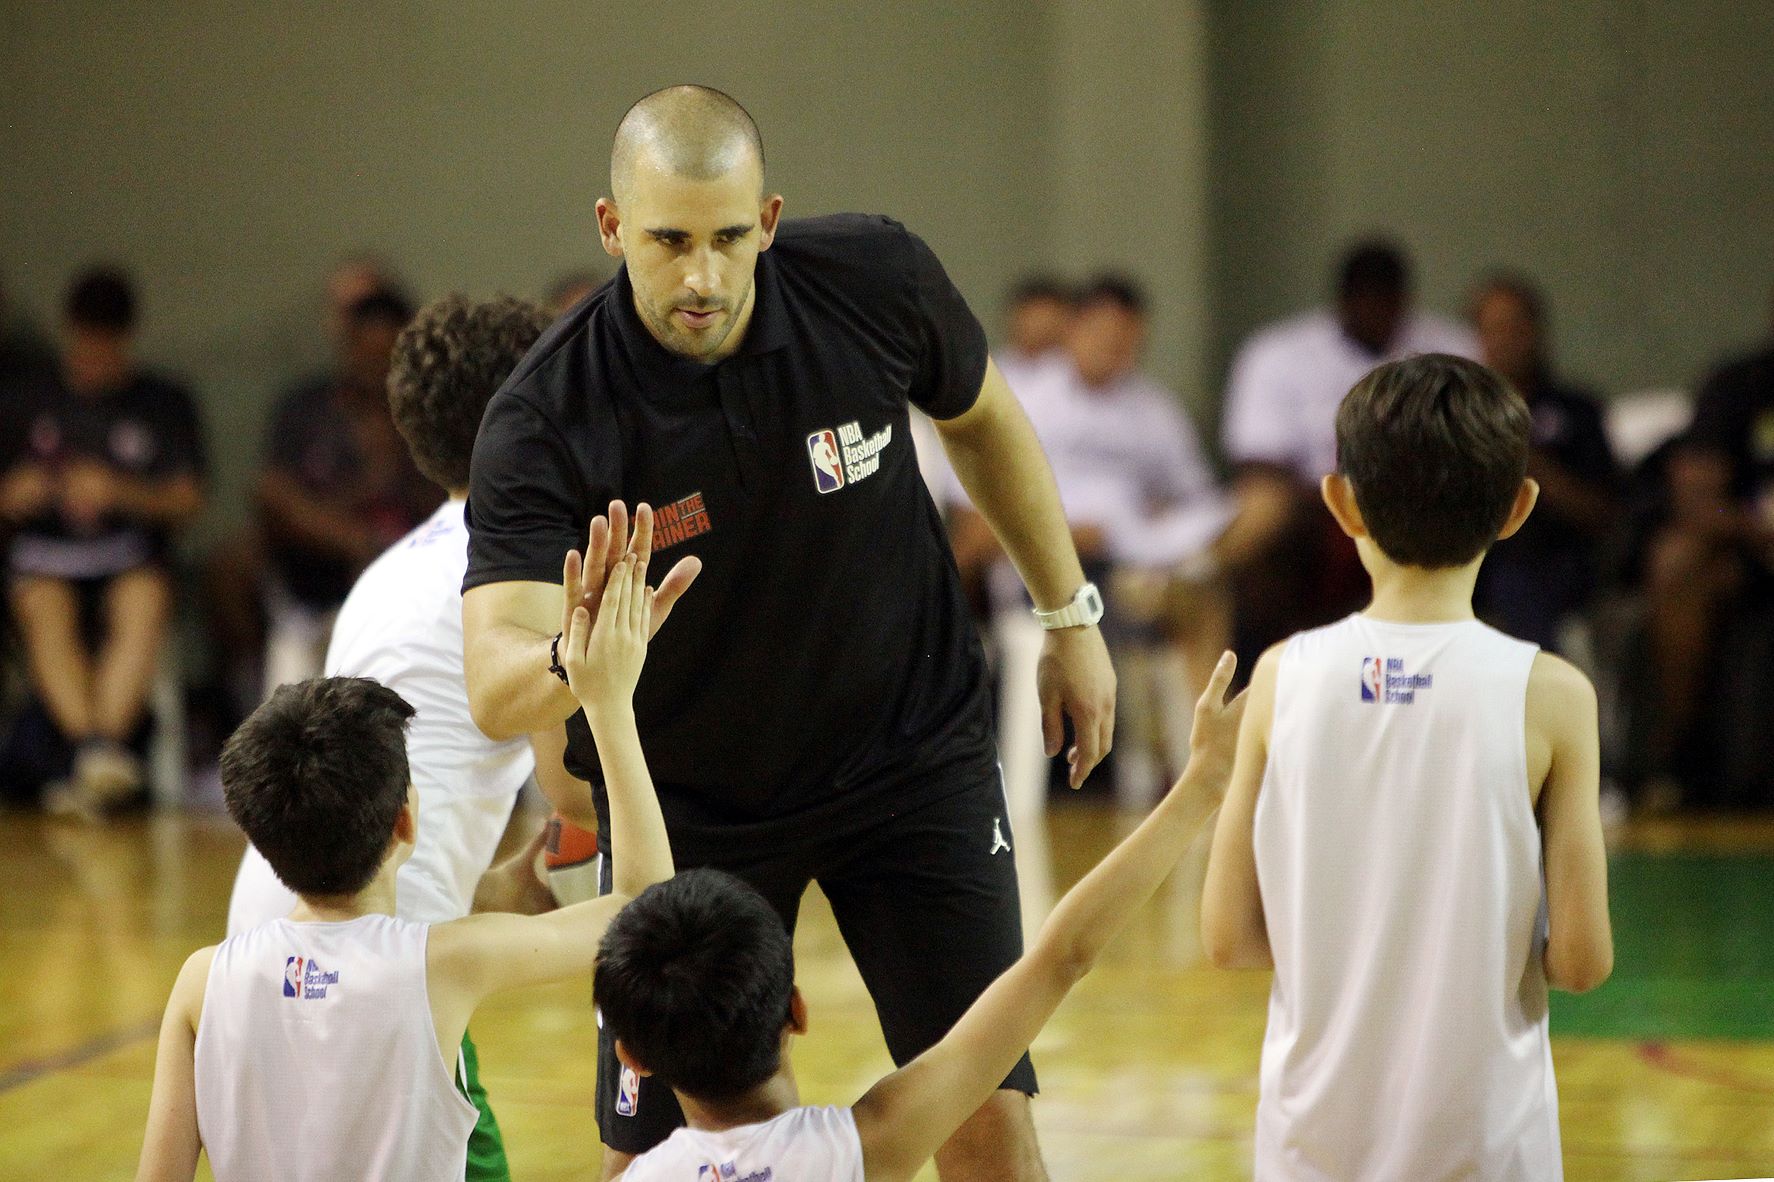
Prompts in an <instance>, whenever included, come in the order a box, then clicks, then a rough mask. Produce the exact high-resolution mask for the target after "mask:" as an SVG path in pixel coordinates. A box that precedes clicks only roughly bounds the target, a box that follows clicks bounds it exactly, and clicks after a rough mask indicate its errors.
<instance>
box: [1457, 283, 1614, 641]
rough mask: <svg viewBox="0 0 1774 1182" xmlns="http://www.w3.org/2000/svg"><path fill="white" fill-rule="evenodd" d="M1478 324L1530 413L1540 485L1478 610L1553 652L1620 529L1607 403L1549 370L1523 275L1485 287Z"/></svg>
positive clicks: (1503, 547)
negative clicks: (1608, 541)
mask: <svg viewBox="0 0 1774 1182" xmlns="http://www.w3.org/2000/svg"><path fill="white" fill-rule="evenodd" d="M1472 323H1473V327H1474V328H1475V329H1476V330H1477V331H1478V344H1479V350H1480V355H1481V356H1480V359H1481V360H1482V361H1483V362H1484V363H1485V364H1486V365H1488V366H1490V367H1491V368H1492V369H1494V370H1496V371H1497V372H1498V373H1499V374H1501V375H1503V377H1504V378H1505V379H1507V380H1508V382H1509V383H1510V385H1512V386H1514V387H1515V388H1516V390H1518V391H1519V392H1520V393H1521V396H1522V397H1523V398H1524V399H1526V400H1527V404H1528V407H1529V409H1531V410H1532V411H1533V413H1534V433H1533V437H1532V439H1531V440H1530V443H1531V450H1530V451H1529V453H1528V475H1529V476H1531V477H1532V478H1533V479H1535V480H1537V481H1539V483H1540V501H1539V504H1538V505H1536V506H1535V508H1534V513H1533V515H1532V516H1531V517H1529V518H1528V521H1527V524H1526V525H1524V526H1522V528H1521V530H1520V532H1518V533H1517V534H1516V535H1515V536H1514V537H1512V538H1508V539H1506V540H1504V541H1501V542H1498V543H1497V544H1496V546H1494V547H1493V548H1492V549H1491V553H1490V557H1489V558H1487V559H1486V560H1485V564H1484V569H1483V570H1482V571H1480V573H1479V582H1478V588H1477V590H1476V592H1475V593H1474V602H1475V604H1476V605H1477V608H1478V612H1479V614H1480V615H1481V616H1483V617H1485V618H1486V619H1487V620H1489V621H1490V622H1492V623H1493V624H1495V625H1496V626H1497V627H1499V628H1501V629H1502V630H1503V631H1505V632H1508V633H1509V634H1510V635H1512V636H1519V637H1520V638H1521V639H1523V640H1531V641H1533V642H1534V643H1535V644H1537V645H1539V646H1540V647H1541V648H1544V649H1548V650H1557V649H1558V648H1559V647H1560V646H1559V626H1560V624H1561V623H1563V622H1564V621H1565V620H1566V619H1568V618H1569V617H1570V616H1572V615H1573V614H1575V613H1577V612H1580V611H1582V610H1583V609H1584V608H1585V607H1586V606H1587V605H1588V604H1589V601H1590V599H1591V597H1592V596H1593V595H1594V593H1595V589H1596V581H1597V577H1598V571H1597V561H1598V551H1599V547H1600V544H1601V542H1602V541H1603V539H1604V538H1605V537H1606V535H1607V534H1608V532H1609V531H1610V530H1611V529H1612V528H1613V527H1615V526H1616V525H1618V524H1619V516H1620V502H1619V492H1620V473H1619V470H1618V468H1617V467H1616V465H1615V463H1614V454H1613V451H1612V449H1611V448H1610V447H1609V445H1608V436H1607V431H1606V429H1605V428H1604V427H1603V424H1602V411H1601V404H1600V403H1599V402H1598V401H1597V400H1596V399H1595V398H1594V397H1593V396H1592V395H1590V394H1589V393H1587V392H1586V391H1584V390H1582V389H1580V388H1578V387H1575V386H1571V385H1567V384H1566V383H1564V382H1563V381H1561V380H1560V379H1559V377H1558V375H1557V374H1556V373H1555V372H1554V371H1553V369H1552V366H1551V361H1550V358H1549V357H1548V355H1547V344H1546V310H1545V303H1544V301H1543V300H1542V299H1541V296H1540V292H1539V289H1538V288H1536V287H1535V286H1534V285H1533V284H1532V283H1531V282H1529V281H1528V280H1526V279H1524V278H1521V277H1520V276H1511V275H1499V276H1496V277H1494V278H1492V279H1490V280H1488V281H1486V282H1485V284H1484V285H1483V286H1482V287H1480V288H1479V289H1478V292H1477V294H1476V295H1475V296H1474V298H1473V303H1472Z"/></svg>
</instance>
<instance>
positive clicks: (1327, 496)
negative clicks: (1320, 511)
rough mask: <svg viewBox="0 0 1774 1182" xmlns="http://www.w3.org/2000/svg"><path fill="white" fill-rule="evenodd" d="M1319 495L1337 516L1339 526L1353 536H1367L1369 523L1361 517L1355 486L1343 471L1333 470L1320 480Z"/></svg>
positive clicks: (1325, 505)
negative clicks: (1356, 500) (1356, 501)
mask: <svg viewBox="0 0 1774 1182" xmlns="http://www.w3.org/2000/svg"><path fill="white" fill-rule="evenodd" d="M1318 495H1319V496H1321V497H1323V498H1324V507H1325V508H1327V509H1329V510H1330V514H1331V516H1332V517H1334V518H1336V522H1337V527H1338V528H1339V529H1341V530H1342V531H1343V532H1344V533H1346V534H1348V535H1349V536H1350V537H1351V538H1365V537H1367V523H1366V522H1365V521H1363V520H1362V519H1361V506H1359V505H1357V504H1356V503H1355V486H1354V485H1352V484H1350V483H1349V478H1348V477H1346V476H1344V475H1343V474H1342V473H1341V472H1332V473H1331V474H1330V475H1329V476H1326V477H1325V478H1324V479H1323V480H1321V481H1319V482H1318Z"/></svg>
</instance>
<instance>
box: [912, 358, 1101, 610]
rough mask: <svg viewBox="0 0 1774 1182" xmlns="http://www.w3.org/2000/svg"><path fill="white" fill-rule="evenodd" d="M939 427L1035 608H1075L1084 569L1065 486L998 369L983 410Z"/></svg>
mask: <svg viewBox="0 0 1774 1182" xmlns="http://www.w3.org/2000/svg"><path fill="white" fill-rule="evenodd" d="M937 428H938V431H939V432H940V435H941V438H942V442H943V448H944V450H945V451H946V452H947V453H948V457H949V462H950V463H951V464H952V465H954V469H955V475H956V476H957V477H959V478H960V481H961V487H962V488H964V489H966V490H967V495H968V497H969V498H970V499H971V500H972V501H973V504H974V507H975V508H977V509H978V510H979V512H980V515H981V516H983V517H984V518H985V519H986V521H987V523H988V524H990V525H991V527H992V532H993V533H995V534H996V535H997V536H998V541H999V543H1000V544H1001V545H1002V546H1003V547H1004V552H1005V553H1006V554H1007V555H1009V557H1010V561H1011V562H1012V563H1014V564H1015V565H1016V569H1017V573H1018V574H1020V575H1021V576H1022V580H1023V584H1024V585H1025V586H1026V587H1028V589H1029V594H1030V595H1031V596H1033V597H1034V600H1035V606H1036V607H1039V608H1041V609H1042V610H1044V611H1052V610H1055V609H1058V608H1062V607H1064V606H1065V605H1066V604H1068V603H1070V602H1071V600H1072V596H1073V595H1075V594H1076V593H1077V591H1078V588H1079V586H1080V585H1081V584H1082V583H1083V582H1084V569H1083V567H1081V566H1080V565H1079V564H1078V553H1077V550H1076V549H1075V548H1074V547H1073V545H1072V534H1071V530H1070V529H1069V528H1068V527H1067V525H1066V515H1065V510H1064V509H1063V508H1062V507H1061V505H1060V499H1059V487H1058V486H1057V485H1055V484H1054V482H1053V469H1052V468H1051V467H1050V466H1049V465H1048V463H1047V456H1046V454H1045V453H1044V452H1042V450H1041V442H1040V440H1039V439H1037V438H1036V436H1035V429H1034V427H1032V426H1030V424H1029V419H1028V416H1027V415H1025V414H1024V413H1023V409H1022V406H1021V405H1020V404H1019V403H1018V402H1017V401H1016V396H1015V395H1014V394H1012V393H1011V392H1010V388H1009V387H1008V386H1006V385H1005V384H1004V379H1003V378H1002V377H1001V376H999V374H998V372H997V369H996V367H992V368H990V369H988V371H987V376H986V382H985V386H984V387H983V388H982V390H981V392H980V397H979V403H978V404H977V405H976V406H975V408H974V409H973V410H972V411H969V412H968V413H967V414H965V415H963V416H962V417H961V418H960V419H958V420H955V421H953V422H951V423H938V424H937Z"/></svg>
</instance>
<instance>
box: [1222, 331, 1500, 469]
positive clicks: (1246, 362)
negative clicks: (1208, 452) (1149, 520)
mask: <svg viewBox="0 0 1774 1182" xmlns="http://www.w3.org/2000/svg"><path fill="white" fill-rule="evenodd" d="M1417 353H1452V354H1454V355H1455V356H1457V357H1467V358H1472V359H1477V357H1478V341H1477V339H1476V338H1475V337H1474V336H1473V335H1472V333H1471V332H1469V331H1467V330H1466V329H1465V328H1462V327H1461V326H1459V325H1457V324H1454V323H1453V322H1451V321H1447V320H1443V319H1441V318H1440V317H1438V316H1430V315H1426V314H1413V315H1409V316H1407V317H1406V318H1405V321H1404V324H1403V326H1402V327H1401V328H1400V329H1399V332H1398V338H1397V339H1396V340H1394V341H1393V342H1392V347H1391V348H1390V349H1388V350H1387V351H1386V352H1385V353H1384V354H1383V355H1380V356H1375V355H1374V354H1372V353H1370V352H1368V351H1367V350H1366V349H1365V348H1363V347H1362V346H1361V345H1359V344H1357V343H1356V342H1355V341H1354V340H1352V339H1351V338H1350V337H1349V336H1348V334H1346V333H1345V332H1344V331H1343V328H1342V325H1340V324H1339V323H1338V322H1337V317H1336V314H1335V313H1334V312H1331V311H1325V310H1321V311H1317V312H1309V313H1307V314H1305V315H1304V316H1297V317H1295V318H1293V319H1292V320H1284V321H1282V322H1281V323H1279V324H1273V325H1270V326H1269V327H1267V328H1264V329H1261V330H1259V331H1258V332H1256V333H1255V334H1254V335H1252V336H1251V337H1250V339H1249V340H1247V341H1246V342H1245V343H1244V346H1243V347H1242V348H1241V349H1239V351H1238V356H1237V357H1235V358H1234V359H1233V361H1232V371H1231V376H1230V377H1229V378H1228V380H1227V383H1226V404H1225V417H1224V424H1223V427H1222V429H1221V433H1222V437H1223V439H1224V442H1225V446H1226V456H1227V458H1228V459H1230V460H1232V461H1233V462H1235V463H1267V464H1276V465H1279V466H1280V467H1283V468H1286V469H1288V470H1289V471H1291V472H1293V473H1294V474H1295V475H1296V476H1298V477H1299V478H1300V479H1301V480H1303V481H1305V482H1306V483H1307V484H1310V485H1312V486H1314V487H1317V484H1318V481H1319V480H1320V478H1322V477H1324V476H1325V475H1327V474H1329V473H1331V472H1333V471H1335V470H1336V466H1337V432H1336V421H1337V405H1338V404H1339V403H1341V402H1342V401H1343V395H1345V394H1347V393H1349V390H1350V388H1351V387H1353V386H1354V385H1355V383H1356V382H1359V381H1360V380H1361V379H1362V378H1364V377H1366V376H1367V374H1368V371H1370V370H1372V369H1373V368H1374V367H1375V366H1377V365H1381V364H1383V363H1384V362H1388V361H1397V360H1399V359H1400V358H1404V357H1410V356H1413V355H1415V354H1417Z"/></svg>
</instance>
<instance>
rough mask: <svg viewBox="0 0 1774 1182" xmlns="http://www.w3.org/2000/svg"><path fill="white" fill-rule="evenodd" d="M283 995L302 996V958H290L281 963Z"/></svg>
mask: <svg viewBox="0 0 1774 1182" xmlns="http://www.w3.org/2000/svg"><path fill="white" fill-rule="evenodd" d="M283 995H284V996H285V997H300V996H302V958H301V957H299V956H292V957H289V958H288V959H286V960H285V961H284V962H283Z"/></svg>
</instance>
